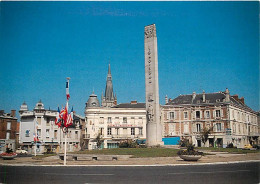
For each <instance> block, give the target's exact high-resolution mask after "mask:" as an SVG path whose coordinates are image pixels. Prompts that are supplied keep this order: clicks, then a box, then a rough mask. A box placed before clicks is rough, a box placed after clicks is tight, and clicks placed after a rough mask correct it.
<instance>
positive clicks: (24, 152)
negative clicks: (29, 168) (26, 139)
mask: <svg viewBox="0 0 260 184" xmlns="http://www.w3.org/2000/svg"><path fill="white" fill-rule="evenodd" d="M15 152H16V153H17V154H28V151H26V150H23V149H21V148H18V149H17V150H16V151H15Z"/></svg>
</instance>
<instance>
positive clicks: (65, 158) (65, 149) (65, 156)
mask: <svg viewBox="0 0 260 184" xmlns="http://www.w3.org/2000/svg"><path fill="white" fill-rule="evenodd" d="M66 161H67V132H66V131H65V148H64V165H66Z"/></svg>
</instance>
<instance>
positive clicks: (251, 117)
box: [161, 89, 259, 148]
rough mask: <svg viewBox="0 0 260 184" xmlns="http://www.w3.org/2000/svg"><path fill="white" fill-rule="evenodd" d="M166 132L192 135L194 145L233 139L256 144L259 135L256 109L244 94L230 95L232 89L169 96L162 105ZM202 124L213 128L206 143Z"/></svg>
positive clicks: (167, 134) (218, 144)
mask: <svg viewBox="0 0 260 184" xmlns="http://www.w3.org/2000/svg"><path fill="white" fill-rule="evenodd" d="M161 120H162V122H163V123H164V136H165V137H171V136H178V137H182V138H187V139H189V140H190V141H191V142H192V143H193V144H195V146H199V147H200V146H207V147H208V146H212V147H213V146H214V147H226V146H227V145H228V144H230V143H232V144H233V145H234V146H237V147H238V148H243V147H244V145H245V144H249V143H250V144H256V143H257V141H258V138H259V133H258V123H257V113H256V112H255V111H253V110H252V109H250V108H249V107H248V106H247V105H246V104H245V103H244V98H243V97H242V98H238V95H233V96H230V93H229V90H228V89H226V90H225V92H217V93H205V92H203V93H202V94H196V93H195V92H194V93H193V94H191V95H180V96H178V97H177V98H175V99H173V100H171V99H169V100H168V99H167V97H166V104H165V105H163V106H162V119H161ZM203 128H207V129H209V128H211V129H212V131H211V133H210V135H209V139H208V141H207V142H206V143H205V145H204V144H203V142H202V139H201V132H202V130H203Z"/></svg>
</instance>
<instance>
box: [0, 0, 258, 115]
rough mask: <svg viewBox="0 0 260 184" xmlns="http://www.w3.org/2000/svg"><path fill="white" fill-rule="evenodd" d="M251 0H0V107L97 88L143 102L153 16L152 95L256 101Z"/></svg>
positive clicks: (77, 102)
mask: <svg viewBox="0 0 260 184" xmlns="http://www.w3.org/2000/svg"><path fill="white" fill-rule="evenodd" d="M258 9H259V2H0V22H1V26H0V40H1V41H0V61H1V67H0V86H1V88H0V109H4V110H5V111H6V112H9V111H10V110H11V109H16V110H18V109H19V108H20V105H21V104H22V103H23V102H24V101H25V102H26V103H27V104H28V106H29V109H30V110H31V109H33V108H34V106H35V104H36V103H37V102H38V101H39V99H41V100H42V101H43V103H44V105H45V108H47V109H48V108H49V107H50V108H51V109H57V106H58V105H60V106H61V105H64V104H65V100H66V96H65V82H66V77H71V81H70V94H71V99H70V105H73V106H74V110H75V111H76V112H77V113H79V114H81V115H83V114H84V108H85V102H86V101H87V100H88V97H89V95H90V94H91V93H92V90H93V88H94V90H95V93H96V94H97V95H98V97H99V99H100V96H101V92H102V91H104V90H105V84H106V75H107V68H108V63H109V59H110V63H111V70H112V77H113V85H114V92H116V94H117V97H118V102H119V103H124V102H130V101H131V100H137V101H139V102H144V101H145V78H144V26H146V25H149V24H152V23H155V24H156V27H157V38H158V61H159V88H160V90H159V94H160V103H161V104H164V97H165V95H166V94H167V95H168V97H170V98H175V97H177V96H178V95H180V94H191V93H192V92H193V91H195V92H197V93H201V92H202V90H205V91H206V92H218V91H224V90H225V88H226V87H228V88H229V90H230V92H231V94H238V95H239V96H243V97H245V102H246V104H247V105H249V106H250V107H251V108H253V109H254V110H259V28H258V25H259V10H258Z"/></svg>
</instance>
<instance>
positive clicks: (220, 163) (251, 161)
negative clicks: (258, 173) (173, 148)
mask: <svg viewBox="0 0 260 184" xmlns="http://www.w3.org/2000/svg"><path fill="white" fill-rule="evenodd" d="M257 162H259V163H260V160H246V161H232V162H211V163H196V164H152V165H66V166H64V165H33V164H3V163H0V166H22V167H23V166H29V167H165V166H174V167H175V166H197V165H224V164H239V163H257Z"/></svg>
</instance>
